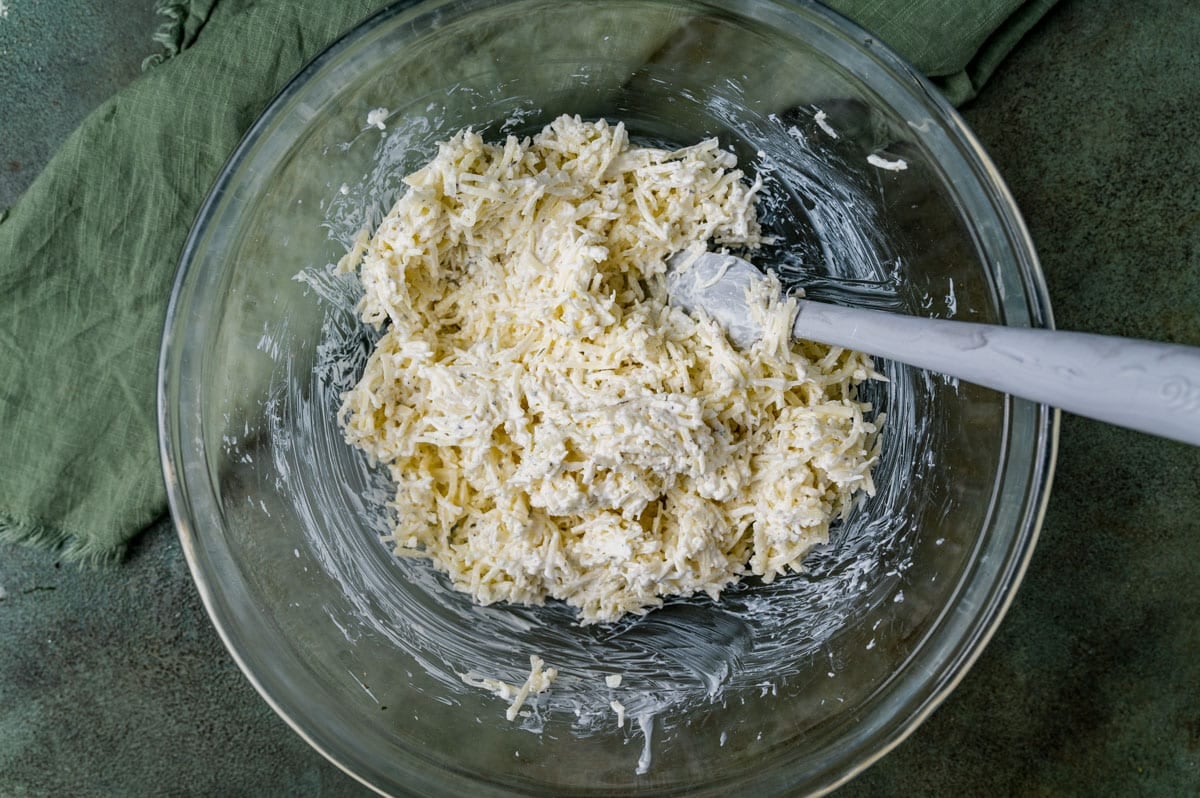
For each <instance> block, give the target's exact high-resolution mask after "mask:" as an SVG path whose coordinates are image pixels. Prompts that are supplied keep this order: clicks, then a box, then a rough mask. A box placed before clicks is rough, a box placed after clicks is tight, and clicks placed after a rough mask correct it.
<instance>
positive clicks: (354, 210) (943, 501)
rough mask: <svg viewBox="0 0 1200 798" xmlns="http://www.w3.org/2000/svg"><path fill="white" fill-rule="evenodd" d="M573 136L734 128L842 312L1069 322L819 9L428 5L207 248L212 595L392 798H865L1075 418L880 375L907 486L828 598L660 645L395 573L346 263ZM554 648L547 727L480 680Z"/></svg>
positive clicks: (182, 337)
mask: <svg viewBox="0 0 1200 798" xmlns="http://www.w3.org/2000/svg"><path fill="white" fill-rule="evenodd" d="M377 109H384V110H382V111H377V112H376V113H374V114H372V112H373V111H376V110H377ZM562 113H573V114H579V115H581V116H583V117H585V118H596V117H606V118H608V119H610V120H613V121H616V120H621V121H624V122H625V123H626V125H627V127H628V129H629V130H630V131H631V133H632V134H633V135H634V136H635V137H636V138H638V139H641V140H644V141H652V142H675V143H679V144H688V143H694V142H696V141H698V140H700V139H701V138H704V137H708V136H717V137H719V138H720V140H721V142H722V144H723V145H724V146H727V147H730V148H732V149H733V150H734V151H735V152H736V153H737V154H738V156H739V159H740V161H741V163H742V165H743V167H744V168H745V169H746V170H747V171H748V172H749V173H751V174H759V175H762V176H763V178H764V181H765V186H764V191H763V200H762V217H763V220H764V222H765V225H766V227H767V228H768V230H769V232H771V233H773V234H775V235H776V236H778V237H779V241H778V242H777V243H776V244H774V245H772V246H771V247H769V248H768V249H767V250H765V251H764V252H763V253H761V255H760V256H759V258H758V260H759V262H762V263H770V264H773V265H774V266H775V267H776V268H777V269H778V270H779V271H780V273H781V275H782V277H783V279H784V282H785V283H786V284H788V285H789V286H791V287H799V286H802V287H803V288H804V289H805V290H806V291H807V293H808V295H809V296H811V297H814V298H819V299H825V300H828V301H834V302H843V303H851V304H861V305H868V306H874V307H882V308H889V309H892V310H896V311H898V312H904V313H912V314H923V315H928V316H944V317H953V318H961V319H969V320H974V321H985V322H997V323H1003V324H1009V325H1015V326H1049V325H1050V323H1051V321H1050V311H1049V305H1048V302H1047V298H1046V292H1045V288H1044V286H1043V283H1042V277H1041V274H1040V271H1039V267H1038V265H1037V262H1036V258H1035V255H1034V253H1033V249H1032V246H1031V244H1030V241H1029V237H1028V235H1027V233H1026V231H1025V229H1024V226H1023V224H1022V222H1021V220H1020V218H1019V215H1018V212H1017V210H1016V208H1015V207H1014V206H1013V202H1012V199H1011V197H1010V196H1009V194H1008V192H1007V190H1006V189H1005V188H1004V186H1003V184H1002V182H1001V180H1000V177H999V176H998V175H997V173H996V171H995V169H994V167H993V166H992V164H991V163H990V161H989V160H988V159H987V157H986V155H985V154H984V152H983V151H982V149H981V148H980V146H979V144H978V143H977V142H976V141H975V139H974V138H973V137H972V136H971V134H970V133H969V132H968V130H967V129H966V127H965V126H964V124H963V122H962V120H961V119H960V118H959V117H958V115H957V114H956V113H955V112H954V111H953V110H952V109H951V108H950V107H949V106H948V105H947V103H946V102H945V101H944V100H943V99H942V98H941V97H940V96H939V95H938V93H937V92H936V91H935V90H933V89H932V88H931V87H930V86H929V84H928V83H926V82H925V81H924V80H923V79H922V78H921V77H920V76H918V75H917V74H916V73H915V72H914V71H913V70H912V69H911V68H910V67H909V66H907V65H906V64H905V63H904V62H903V61H901V60H900V59H899V58H898V57H897V56H895V55H894V54H892V53H891V52H889V51H888V50H887V49H886V48H885V47H883V46H882V45H881V44H880V43H879V42H877V41H875V40H874V39H872V37H870V36H869V35H867V34H866V33H864V32H863V31H862V30H860V29H858V28H856V27H855V26H853V25H851V24H849V23H847V22H846V21H845V20H843V19H841V18H839V17H837V16H835V15H833V14H832V13H830V12H828V11H826V10H824V9H823V8H821V7H819V6H817V5H816V4H811V3H804V2H795V1H794V0H793V1H790V2H789V1H786V0H736V1H735V2H722V3H720V4H716V3H706V2H693V1H690V0H689V1H687V2H660V1H659V0H615V1H613V2H605V3H594V2H590V0H569V1H568V2H563V1H562V0H514V2H496V1H495V0H444V1H437V0H434V1H433V2H425V3H421V4H410V3H401V4H399V5H396V6H394V7H392V8H389V9H388V10H386V11H384V12H382V13H380V14H378V15H376V16H375V17H373V18H371V19H369V20H368V21H366V22H365V23H363V24H362V25H361V26H359V27H358V28H357V29H355V30H354V31H353V32H351V33H350V34H349V35H347V36H346V37H344V38H343V39H342V40H341V41H339V42H338V43H337V44H335V45H334V46H333V47H331V48H330V49H329V50H328V51H326V52H325V53H324V54H322V55H321V56H320V57H318V58H317V59H316V60H314V61H313V62H312V63H311V64H310V65H309V66H308V67H307V68H306V69H305V70H304V71H303V72H302V73H300V74H299V75H298V76H297V77H296V78H295V79H294V80H293V81H292V82H291V83H290V85H289V86H288V87H287V88H286V89H285V90H284V91H283V92H282V93H281V94H280V96H279V97H278V98H277V99H276V100H275V101H274V102H273V103H272V104H271V106H270V107H269V108H268V109H267V111H266V112H265V113H264V114H263V115H262V117H261V118H260V119H259V121H258V122H257V123H256V124H255V125H254V127H253V128H252V129H251V131H250V132H249V133H248V134H247V136H246V138H245V140H244V141H243V142H242V144H241V146H240V147H239V148H238V150H237V152H236V153H235V154H234V156H233V157H232V158H231V160H230V162H229V163H228V165H227V166H226V168H225V170H224V172H223V173H222V175H221V177H220V179H219V181H218V183H217V185H216V187H215V188H214V189H213V191H212V193H211V195H210V197H209V198H208V201H207V202H206V204H205V205H204V208H203V210H202V212H201V213H200V216H199V218H198V220H197V222H196V225H195V227H194V229H193V231H192V233H191V236H190V238H189V239H188V242H187V245H186V248H185V251H184V254H183V257H182V264H181V266H180V270H179V275H178V279H177V281H176V284H175V288H174V292H173V295H172V298H171V304H170V310H169V312H168V317H167V322H166V328H165V333H164V339H163V347H162V356H161V372H160V383H159V416H160V431H161V441H162V444H161V446H162V460H163V468H164V472H165V476H166V483H167V487H168V491H169V495H170V502H171V509H172V513H173V515H174V518H175V522H176V525H177V526H178V529H179V534H180V538H181V540H182V542H183V546H184V550H185V552H186V555H187V559H188V562H189V565H190V567H191V570H192V573H193V575H194V577H195V581H196V584H197V586H198V589H199V591H200V594H201V596H202V597H203V600H204V603H205V605H206V606H207V608H208V611H209V613H210V615H211V617H212V619H213V622H214V623H215V625H216V627H217V629H218V630H219V632H220V634H221V636H222V638H223V639H224V641H225V643H226V645H227V646H228V648H229V650H230V652H231V653H232V654H233V656H234V658H235V659H236V660H237V662H238V664H239V665H240V666H241V668H242V670H243V671H244V672H245V673H246V675H247V677H248V678H249V679H250V680H251V681H252V682H253V683H254V685H255V687H256V688H257V689H258V691H259V692H260V693H261V694H262V695H263V697H264V698H265V699H266V700H267V701H268V702H269V703H270V704H271V706H272V707H274V708H275V710H276V711H277V712H279V714H280V715H282V716H283V717H284V718H285V719H286V720H287V721H288V723H290V724H291V726H292V727H293V728H294V729H295V730H296V731H297V732H298V733H299V734H301V735H302V736H303V737H304V738H305V739H306V740H308V741H309V742H310V743H311V744H312V745H313V746H314V747H315V748H317V749H318V750H319V751H321V752H322V753H323V754H324V755H325V756H327V757H328V758H329V759H331V760H332V761H333V762H335V763H336V764H337V765H339V766H340V767H342V768H343V769H344V770H345V771H346V772H347V773H350V774H351V775H353V776H354V777H355V778H357V779H359V780H360V781H361V782H363V783H364V784H366V785H369V786H370V787H373V788H375V789H376V790H378V791H380V792H383V793H393V794H410V793H411V794H420V795H456V796H457V795H502V794H514V793H515V794H531V795H556V796H585V795H606V794H614V793H620V794H628V795H641V794H649V793H654V794H663V795H685V794H686V795H691V796H697V795H723V794H726V793H727V792H728V791H729V790H730V789H733V788H736V789H738V790H744V791H746V792H748V793H753V794H755V795H774V794H779V793H788V794H795V793H805V792H807V793H816V792H822V791H825V790H828V789H832V788H833V787H834V786H836V785H838V784H840V783H842V782H844V781H845V780H847V779H849V778H851V777H852V776H853V775H854V774H855V773H857V772H859V771H861V770H862V769H863V768H865V767H867V766H868V765H869V764H870V763H871V762H873V761H875V760H876V759H877V758H878V757H880V756H882V755H883V754H884V753H885V752H886V751H888V750H889V749H890V748H892V747H893V746H895V745H896V744H897V743H898V742H899V741H900V740H902V739H903V738H904V737H905V736H906V735H907V734H909V733H910V732H911V731H912V730H913V729H914V728H915V727H916V726H917V724H919V723H920V721H921V720H922V719H923V718H925V717H926V716H927V715H928V714H929V713H930V712H931V711H932V710H933V709H934V707H935V706H936V705H937V704H938V703H939V702H940V701H941V700H942V699H943V698H945V696H946V695H947V694H948V693H949V692H950V690H951V689H953V687H954V686H955V684H956V683H957V682H958V681H959V680H960V679H961V678H962V676H963V674H964V672H965V671H966V670H967V668H968V667H969V666H970V664H971V663H972V662H973V661H974V659H975V658H976V657H977V656H978V654H979V652H980V650H981V649H982V647H983V646H984V644H985V643H986V642H987V640H988V638H989V637H990V635H991V634H992V632H993V631H994V629H995V627H996V625H997V624H998V623H999V621H1000V618H1001V616H1002V615H1003V613H1004V610H1005V608H1006V607H1007V606H1008V604H1009V602H1010V601H1011V599H1012V596H1013V592H1014V591H1015V590H1016V587H1017V584H1018V582H1019V581H1020V577H1021V575H1022V572H1023V571H1024V568H1025V565H1026V563H1027V561H1028V558H1029V556H1030V553H1031V551H1032V548H1033V545H1034V541H1035V538H1036V536H1037V530H1038V526H1039V523H1040V520H1041V516H1042V512H1043V508H1044V506H1045V502H1046V497H1047V492H1048V490H1049V484H1050V474H1051V471H1052V464H1053V458H1054V449H1055V442H1056V436H1057V415H1056V414H1055V413H1054V411H1052V410H1050V409H1049V408H1046V407H1043V406H1039V405H1035V404H1031V403H1028V402H1024V401H1019V400H1015V399H1012V398H1010V397H1007V396H1004V395H1001V394H997V393H995V392H992V391H988V390H985V389H981V388H977V387H974V386H971V385H967V384H959V383H957V382H955V381H953V380H947V379H944V378H941V377H938V376H936V375H930V374H927V373H924V372H920V371H917V370H914V369H910V368H907V367H902V366H898V365H897V364H894V363H888V362H884V363H880V364H879V368H880V369H881V371H882V372H883V373H884V374H885V375H886V376H887V377H888V381H887V382H885V383H884V382H877V383H871V384H870V385H868V386H867V387H866V388H865V390H864V393H865V395H866V397H867V398H868V399H869V400H870V401H872V402H873V403H874V404H875V405H876V406H877V407H878V408H879V409H880V410H882V411H884V412H886V414H887V421H886V424H885V426H884V433H883V434H884V440H883V449H882V457H881V460H880V463H879V465H878V467H877V470H876V482H877V483H878V485H879V490H878V492H877V493H876V495H875V496H873V497H871V498H869V499H867V500H865V501H863V502H861V503H860V504H858V505H856V506H855V507H854V509H853V510H852V511H851V512H850V513H849V514H848V515H847V516H846V517H845V518H844V519H843V520H842V522H841V523H840V524H838V525H837V527H836V528H835V530H834V532H833V534H832V539H831V541H830V543H829V544H828V545H826V546H822V547H820V548H819V549H817V550H815V551H814V552H813V553H812V554H811V555H810V556H809V557H808V558H807V560H806V561H805V570H804V572H803V573H799V574H794V575H790V576H788V577H785V578H781V579H779V580H777V581H775V582H774V583H772V584H770V585H764V584H761V583H756V582H753V581H751V582H746V583H742V584H739V585H737V586H736V587H733V588H731V589H729V590H728V591H726V593H725V594H724V595H723V596H722V598H721V599H720V600H719V601H712V600H710V599H708V598H706V597H702V598H693V599H688V600H673V601H669V602H667V604H666V606H664V607H663V608H661V609H658V610H655V611H653V612H651V613H649V614H648V615H646V616H645V617H642V618H639V619H633V620H624V621H621V622H618V623H615V624H606V625H598V626H588V627H583V626H580V625H578V624H577V623H576V622H575V619H574V616H573V615H572V614H571V612H569V611H568V610H567V609H565V608H564V607H563V606H558V605H553V604H551V605H547V606H545V607H514V606H507V605H495V606H491V607H477V606H474V605H473V604H472V603H471V602H470V600H469V599H467V598H466V597H465V596H464V595H462V594H459V593H455V592H454V591H452V590H451V589H450V588H449V587H448V585H447V583H446V582H445V580H444V579H442V578H441V577H440V576H439V575H438V574H436V573H434V572H433V571H432V569H431V568H430V567H429V566H428V565H427V564H426V563H424V562H423V561H419V560H409V559H405V560H400V559H397V558H394V557H393V556H392V555H391V554H390V553H389V549H388V547H387V546H386V545H385V544H384V543H383V542H381V540H380V539H379V536H380V535H381V534H382V533H384V532H386V531H387V519H388V509H387V506H386V505H387V501H388V498H389V490H388V485H387V481H386V478H385V476H384V475H383V474H381V473H379V472H378V471H375V470H372V469H371V468H370V467H369V466H368V465H367V463H366V462H365V460H364V458H363V456H362V455H361V454H360V453H359V452H358V451H357V450H354V449H351V448H350V447H349V446H347V445H345V444H344V443H343V441H342V437H341V432H340V429H339V427H338V424H337V421H336V418H335V414H336V409H337V407H338V404H339V395H340V393H341V392H342V391H344V390H346V389H347V388H348V387H349V386H350V385H351V384H353V381H354V380H355V379H356V376H357V371H358V370H359V369H361V366H362V364H363V362H364V358H365V355H366V352H367V350H368V348H369V346H370V344H371V341H372V336H373V335H374V333H372V331H371V330H369V329H364V327H363V325H361V324H360V323H359V321H358V318H357V316H356V314H355V313H354V310H353V306H354V302H355V300H356V297H357V288H356V283H355V281H354V280H353V278H351V277H346V276H337V275H335V274H334V272H333V268H332V264H334V263H336V262H337V261H338V259H339V258H340V257H341V255H342V254H343V253H344V252H345V250H346V247H347V245H348V244H349V243H350V241H351V240H352V239H353V237H354V235H355V234H356V233H357V232H358V230H359V229H361V228H362V227H363V226H367V225H373V224H375V223H377V222H378V221H379V219H380V218H381V216H382V214H383V213H384V212H385V211H386V210H387V209H388V208H389V207H390V205H391V204H392V203H393V202H394V201H395V199H396V198H397V197H398V196H399V195H400V193H401V191H402V183H401V181H400V179H401V178H402V177H403V176H404V175H405V174H406V173H407V172H409V171H411V170H412V169H413V168H414V167H416V166H418V165H419V164H421V163H422V162H424V161H425V160H427V159H428V158H429V157H430V156H431V154H432V153H433V148H434V143H435V142H437V141H438V140H441V139H445V138H448V137H449V136H450V135H451V134H452V133H454V132H455V131H457V130H459V129H461V128H464V127H467V126H472V127H474V128H475V129H476V130H478V131H481V132H483V133H484V134H485V135H486V136H488V137H493V138H494V137H498V136H502V135H504V134H506V133H515V134H518V135H522V134H526V133H529V132H531V131H536V130H538V129H540V127H541V126H542V125H544V124H545V123H546V122H548V121H549V120H550V119H553V118H554V117H556V116H558V115H559V114H562ZM369 114H370V115H371V119H372V121H375V120H376V119H380V118H382V119H383V128H382V129H381V128H380V127H379V126H377V125H373V124H369V123H368V121H367V118H368V115H369ZM531 655H538V656H540V657H542V658H543V659H544V660H545V662H546V664H547V665H548V666H550V667H554V668H557V669H558V671H559V676H558V679H557V681H556V682H555V683H554V684H553V686H552V687H551V689H550V690H548V691H547V692H545V693H542V694H540V695H537V696H534V697H533V698H532V699H531V701H530V702H529V703H528V704H527V705H526V711H525V712H524V713H523V714H521V715H519V716H517V717H516V718H514V720H512V721H509V720H507V719H506V713H505V709H506V708H507V706H508V702H507V701H505V700H503V699H501V698H498V697H497V696H495V695H493V694H492V693H491V692H489V691H488V690H486V689H481V688H479V687H476V686H472V685H470V684H468V683H467V681H475V682H478V680H479V679H481V678H493V679H499V680H502V681H505V682H509V683H514V684H520V683H521V682H522V681H523V679H524V678H525V675H526V673H527V671H528V669H529V657H530V656H531ZM464 675H465V676H466V679H464ZM618 675H619V676H620V677H621V680H620V683H619V684H618V685H617V686H616V687H612V686H610V683H612V682H615V681H616V680H615V678H613V679H607V678H606V677H615V676H618ZM612 702H617V704H619V706H620V707H621V708H623V712H621V713H618V711H617V710H616V708H615V705H614V704H613V703H612Z"/></svg>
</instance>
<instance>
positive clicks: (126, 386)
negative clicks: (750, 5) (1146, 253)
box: [0, 0, 1054, 562]
mask: <svg viewBox="0 0 1200 798" xmlns="http://www.w3.org/2000/svg"><path fill="white" fill-rule="evenodd" d="M598 1H599V0H598ZM1053 3H1054V0H1024V1H1023V0H977V2H970V3H964V2H961V0H891V1H890V2H889V0H830V3H829V5H830V6H831V7H833V8H835V9H836V10H838V11H840V12H841V13H843V14H845V15H846V16H848V17H850V18H852V19H855V20H857V21H858V22H859V23H860V24H862V25H863V26H864V27H865V28H867V29H868V30H871V31H873V32H874V34H875V35H877V36H879V38H880V39H882V40H883V41H885V42H887V43H888V44H890V45H891V46H892V47H893V48H895V49H896V50H898V51H899V52H900V53H901V54H903V55H905V56H906V57H907V58H908V59H909V60H910V61H912V62H913V64H914V65H915V66H916V67H917V68H918V69H920V70H922V71H923V72H924V73H925V74H927V75H929V76H931V77H932V78H934V79H935V80H936V81H937V82H938V83H939V85H940V86H942V87H943V89H944V90H945V91H946V92H947V94H948V96H949V97H950V98H951V100H952V101H955V102H962V101H965V100H967V99H969V98H970V97H972V96H974V94H975V92H976V91H978V89H979V87H980V86H981V85H982V83H983V81H984V80H986V79H987V77H988V75H989V74H990V73H991V71H992V70H993V69H994V68H995V67H996V65H997V64H998V63H999V61H1000V60H1001V59H1002V58H1003V57H1004V55H1005V54H1006V53H1007V52H1008V51H1009V50H1010V49H1011V48H1012V47H1013V45H1014V44H1015V43H1016V42H1017V41H1018V40H1019V39H1020V37H1021V36H1022V35H1023V34H1024V33H1025V32H1026V31H1027V30H1028V29H1029V28H1030V27H1031V26H1032V25H1033V24H1034V23H1035V22H1036V21H1037V20H1038V19H1039V18H1040V17H1041V16H1042V15H1043V14H1044V13H1045V12H1046V11H1047V10H1048V9H1049V8H1050V6H1051V5H1053ZM387 4H388V3H387V0H341V1H340V2H329V1H328V0H190V2H162V1H161V0H160V2H159V10H160V12H161V13H163V14H164V15H165V16H166V17H167V24H166V25H165V26H164V28H163V29H162V30H161V31H160V32H159V33H158V35H156V36H155V39H156V40H157V41H159V42H160V43H161V44H162V45H163V50H164V51H163V53H162V54H160V55H159V56H153V57H151V58H150V59H148V60H147V66H148V67H149V69H148V72H147V74H146V75H145V76H144V77H143V78H142V79H141V80H139V81H138V82H136V83H135V84H133V85H132V86H130V87H128V88H127V89H125V90H124V91H122V92H120V93H119V94H117V95H116V96H115V97H113V98H112V99H111V100H109V101H108V102H106V103H105V104H104V105H102V106H101V107H100V108H98V109H97V110H96V111H95V112H94V113H92V114H91V115H90V116H89V117H88V118H87V120H86V121H85V122H84V123H83V125H81V126H80V128H79V129H78V130H76V131H75V132H74V133H73V134H72V135H71V137H70V138H69V139H68V140H67V142H66V143H65V144H64V145H63V147H62V149H61V150H60V151H59V152H58V154H57V155H55V157H54V158H53V159H52V160H51V162H50V164H49V165H48V166H47V167H46V168H45V170H44V171H43V172H42V174H41V175H39V177H38V178H37V180H36V181H35V182H34V183H33V185H32V186H31V187H30V188H29V190H28V191H27V192H26V194H25V195H24V196H23V197H22V198H21V199H20V201H19V202H18V203H17V204H16V205H15V206H14V207H13V208H11V209H10V210H9V211H8V212H5V213H0V374H3V379H2V380H0V430H2V432H0V540H3V541H9V542H21V543H30V544H35V545H43V546H47V547H62V549H63V551H62V556H63V557H64V558H67V559H76V560H84V561H90V562H104V561H116V560H119V559H120V557H121V555H122V552H123V551H124V547H125V544H126V543H127V542H128V541H129V540H130V539H131V538H132V537H133V536H134V535H136V534H137V533H138V531H140V530H141V529H143V528H144V527H146V526H148V525H149V524H150V523H151V522H153V521H154V520H155V519H156V518H158V517H160V516H161V515H162V514H163V513H164V512H165V510H166V493H165V490H164V488H163V482H162V477H161V475H160V471H159V461H158V450H157V434H156V423H155V372H156V368H157V357H158V344H159V335H160V332H161V327H162V322H163V317H164V314H165V310H166V304H167V297H168V294H169V292H170V286H171V282H172V279H173V276H174V273H175V266H176V261H177V258H178V256H179V251H180V248H181V247H182V244H183V241H184V238H185V237H186V235H187V232H188V228H189V226H190V225H191V223H192V220H193V218H194V216H195V214H196V212H197V210H198V209H199V207H200V204H201V202H202V201H203V200H204V197H205V195H206V193H207V192H208V190H209V188H210V186H211V185H212V183H213V181H214V180H215V179H216V177H217V174H218V172H219V171H220V169H221V166H222V165H223V163H224V162H225V159H226V158H227V157H228V156H229V154H230V153H231V152H232V151H233V149H234V147H235V146H236V145H237V143H238V141H239V139H240V137H241V135H242V133H243V132H244V131H245V130H246V129H247V127H249V126H250V124H251V123H252V122H253V121H254V119H255V118H256V116H257V115H258V114H259V113H260V112H261V111H262V109H263V108H264V107H265V106H266V104H267V103H268V102H269V101H270V100H271V98H272V97H273V96H274V95H275V93H276V92H278V91H279V90H280V89H281V88H282V87H283V85H284V84H285V83H286V82H287V80H288V79H289V78H290V77H291V76H292V75H293V74H295V73H296V71H297V70H299V69H300V67H301V66H303V65H304V63H305V62H307V61H308V60H309V59H311V58H312V57H313V56H315V55H317V54H318V53H319V52H320V51H321V50H322V49H324V48H325V47H326V46H327V45H329V44H330V43H331V42H333V41H334V40H335V39H337V37H338V36H339V35H341V34H342V33H344V32H345V31H347V30H349V29H350V28H351V27H353V26H354V24H355V23H357V22H359V21H360V20H362V19H363V18H365V17H366V16H367V15H368V14H370V13H371V12H373V11H376V10H377V9H379V8H381V7H383V6H385V5H387Z"/></svg>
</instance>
